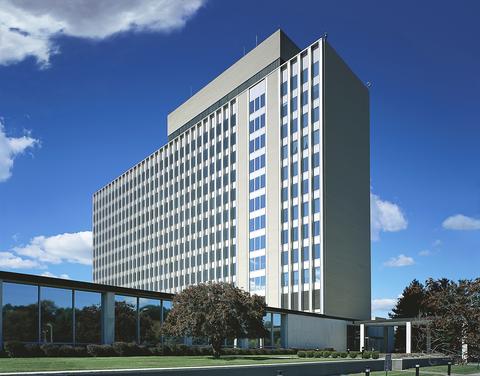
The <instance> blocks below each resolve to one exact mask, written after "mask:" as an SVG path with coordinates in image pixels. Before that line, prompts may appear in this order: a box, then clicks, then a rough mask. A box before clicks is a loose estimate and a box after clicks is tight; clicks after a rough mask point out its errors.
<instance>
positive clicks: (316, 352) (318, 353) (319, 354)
mask: <svg viewBox="0 0 480 376" xmlns="http://www.w3.org/2000/svg"><path fill="white" fill-rule="evenodd" d="M314 356H315V358H321V357H322V356H323V352H322V351H315V355H314Z"/></svg>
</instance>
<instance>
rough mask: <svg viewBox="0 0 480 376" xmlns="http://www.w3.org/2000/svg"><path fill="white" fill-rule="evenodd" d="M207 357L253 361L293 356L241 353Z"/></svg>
mask: <svg viewBox="0 0 480 376" xmlns="http://www.w3.org/2000/svg"><path fill="white" fill-rule="evenodd" d="M208 359H211V360H226V361H232V360H254V361H267V360H278V359H294V358H288V357H286V358H279V357H273V356H268V355H258V356H251V355H250V356H242V355H222V356H221V357H220V358H214V357H213V356H209V357H208Z"/></svg>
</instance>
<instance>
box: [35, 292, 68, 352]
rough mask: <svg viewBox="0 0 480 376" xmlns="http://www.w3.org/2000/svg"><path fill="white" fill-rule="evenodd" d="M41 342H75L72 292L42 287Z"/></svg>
mask: <svg viewBox="0 0 480 376" xmlns="http://www.w3.org/2000/svg"><path fill="white" fill-rule="evenodd" d="M40 299H41V318H42V320H41V321H42V323H41V336H42V338H41V341H42V342H49V343H54V342H64V343H72V342H73V328H72V326H73V316H72V313H73V304H72V303H73V300H72V290H67V289H60V288H53V287H43V286H42V287H41V288H40Z"/></svg>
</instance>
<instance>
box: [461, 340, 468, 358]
mask: <svg viewBox="0 0 480 376" xmlns="http://www.w3.org/2000/svg"><path fill="white" fill-rule="evenodd" d="M462 359H463V360H464V361H467V360H468V344H466V343H465V341H464V340H463V339H462Z"/></svg>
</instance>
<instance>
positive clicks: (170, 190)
mask: <svg viewBox="0 0 480 376" xmlns="http://www.w3.org/2000/svg"><path fill="white" fill-rule="evenodd" d="M236 134H237V103H236V101H235V100H232V101H230V102H229V103H228V104H226V105H224V106H222V107H221V108H219V109H218V110H216V111H214V112H213V113H211V114H210V115H208V116H207V117H205V118H204V119H203V120H202V121H201V122H199V123H197V124H196V125H195V126H192V127H191V128H189V129H188V130H186V131H185V132H184V133H182V134H180V135H179V136H177V137H176V138H174V139H173V140H171V141H170V142H168V143H167V144H166V145H165V146H164V147H162V148H161V149H159V150H157V151H156V152H155V153H154V154H152V155H150V156H149V157H147V158H146V159H145V160H144V161H142V162H141V163H139V164H137V165H136V166H134V167H133V168H131V169H129V170H128V171H127V172H126V173H125V174H123V175H122V176H120V177H119V178H117V179H115V180H114V181H113V182H112V183H110V184H108V185H107V186H105V187H104V188H102V189H101V190H100V191H98V192H96V193H95V194H94V197H93V280H94V282H97V283H106V284H110V285H115V286H124V287H130V288H139V289H144V290H151V291H165V292H170V293H174V292H179V291H181V290H182V289H183V288H184V287H186V286H189V285H191V284H196V283H201V282H207V281H219V282H230V283H235V281H236V194H237V192H236V189H237V183H236V179H237V176H236V158H237V145H236ZM263 142H264V141H263ZM261 144H262V141H261V140H259V141H258V142H257V146H259V145H261ZM255 163H257V164H258V163H263V164H264V163H265V160H263V161H260V160H259V161H256V162H255Z"/></svg>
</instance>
